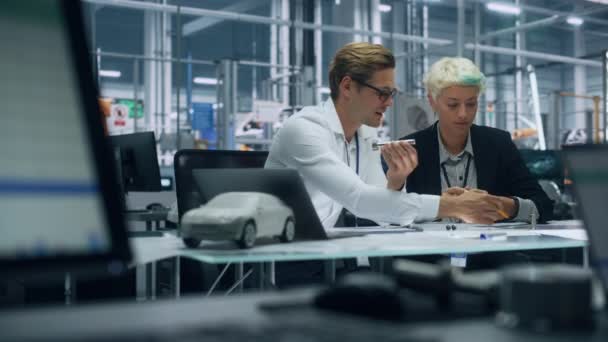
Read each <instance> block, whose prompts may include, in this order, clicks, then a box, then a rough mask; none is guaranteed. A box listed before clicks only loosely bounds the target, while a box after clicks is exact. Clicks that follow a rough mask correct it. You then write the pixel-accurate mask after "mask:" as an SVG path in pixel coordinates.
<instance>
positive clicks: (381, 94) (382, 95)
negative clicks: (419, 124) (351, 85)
mask: <svg viewBox="0 0 608 342" xmlns="http://www.w3.org/2000/svg"><path fill="white" fill-rule="evenodd" d="M353 80H354V81H356V82H357V83H359V84H361V85H363V86H366V87H368V88H370V89H373V90H375V91H376V94H377V95H378V98H379V99H380V101H382V102H385V101H386V100H388V98H389V97H390V98H391V99H392V98H395V95H397V93H398V92H399V90H397V89H396V88H393V89H391V90H388V89H380V88H378V87H375V86H373V85H371V84H369V83H366V82H363V81H360V80H356V79H354V78H353Z"/></svg>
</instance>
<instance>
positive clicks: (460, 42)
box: [456, 0, 466, 57]
mask: <svg viewBox="0 0 608 342" xmlns="http://www.w3.org/2000/svg"><path fill="white" fill-rule="evenodd" d="M465 9H466V8H465V4H464V0H458V23H457V25H458V26H457V28H456V51H457V52H456V55H457V56H458V57H462V56H463V53H464V26H465V25H464V24H465V20H466V19H465Z"/></svg>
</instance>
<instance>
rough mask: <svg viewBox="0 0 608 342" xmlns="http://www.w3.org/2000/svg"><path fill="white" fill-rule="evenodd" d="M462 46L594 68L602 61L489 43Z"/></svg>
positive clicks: (599, 65)
mask: <svg viewBox="0 0 608 342" xmlns="http://www.w3.org/2000/svg"><path fill="white" fill-rule="evenodd" d="M464 47H465V48H466V49H469V50H475V49H479V51H483V52H489V53H496V54H503V55H511V56H522V57H529V58H535V59H542V60H546V61H554V62H562V63H567V64H574V65H586V66H590V67H596V68H601V67H602V62H598V61H590V60H587V59H581V58H574V57H566V56H560V55H553V54H549V53H542V52H534V51H526V50H515V49H509V48H503V47H498V46H489V45H481V44H472V43H469V44H465V46H464Z"/></svg>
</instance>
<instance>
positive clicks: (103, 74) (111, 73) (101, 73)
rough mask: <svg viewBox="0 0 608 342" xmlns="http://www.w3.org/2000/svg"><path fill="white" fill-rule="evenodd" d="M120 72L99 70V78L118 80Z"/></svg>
mask: <svg viewBox="0 0 608 342" xmlns="http://www.w3.org/2000/svg"><path fill="white" fill-rule="evenodd" d="M120 75H122V74H121V72H120V71H118V70H99V76H101V77H109V78H119V77H120Z"/></svg>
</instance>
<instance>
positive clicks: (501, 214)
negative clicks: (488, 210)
mask: <svg viewBox="0 0 608 342" xmlns="http://www.w3.org/2000/svg"><path fill="white" fill-rule="evenodd" d="M496 211H497V212H498V214H500V216H502V218H504V219H505V220H506V219H508V218H509V215H507V213H505V212H504V211H503V210H500V209H498V210H496Z"/></svg>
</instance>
